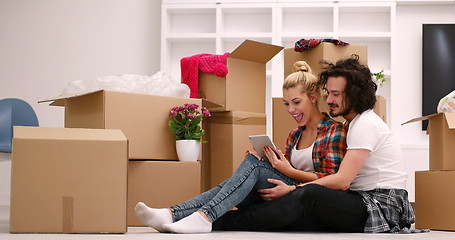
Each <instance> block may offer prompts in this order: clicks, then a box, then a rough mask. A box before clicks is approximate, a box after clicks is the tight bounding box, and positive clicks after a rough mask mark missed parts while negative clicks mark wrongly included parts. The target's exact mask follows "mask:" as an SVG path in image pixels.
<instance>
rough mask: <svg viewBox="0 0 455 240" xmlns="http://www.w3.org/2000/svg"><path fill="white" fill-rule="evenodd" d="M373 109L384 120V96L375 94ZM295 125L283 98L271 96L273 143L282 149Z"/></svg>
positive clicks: (341, 120) (342, 120) (339, 119)
mask: <svg viewBox="0 0 455 240" xmlns="http://www.w3.org/2000/svg"><path fill="white" fill-rule="evenodd" d="M373 111H374V112H375V113H376V114H378V116H379V117H381V118H382V120H384V122H385V121H386V103H385V99H384V97H382V96H376V105H375V106H374V108H373ZM335 120H337V121H339V122H344V121H345V119H344V118H343V117H341V116H339V117H337V118H335ZM296 127H298V126H297V123H296V121H295V120H294V118H293V117H292V116H291V114H289V113H288V112H287V111H286V107H285V106H284V103H283V98H281V97H276V98H272V134H273V135H272V136H273V143H274V144H275V145H276V146H278V147H279V148H280V149H283V151H284V149H285V147H286V139H287V138H288V135H289V132H291V130H293V129H294V128H296Z"/></svg>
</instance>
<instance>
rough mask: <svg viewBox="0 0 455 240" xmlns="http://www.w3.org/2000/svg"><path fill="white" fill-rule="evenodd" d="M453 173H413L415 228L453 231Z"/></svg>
mask: <svg viewBox="0 0 455 240" xmlns="http://www.w3.org/2000/svg"><path fill="white" fill-rule="evenodd" d="M454 182H455V171H417V172H416V173H415V215H416V228H430V229H435V230H451V231H454V230H455V204H453V203H454V202H455V187H454V184H453V183H454Z"/></svg>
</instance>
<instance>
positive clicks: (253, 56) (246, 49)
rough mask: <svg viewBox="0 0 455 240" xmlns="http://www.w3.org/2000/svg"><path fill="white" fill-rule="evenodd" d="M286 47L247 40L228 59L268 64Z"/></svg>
mask: <svg viewBox="0 0 455 240" xmlns="http://www.w3.org/2000/svg"><path fill="white" fill-rule="evenodd" d="M283 48H284V47H281V46H275V45H271V44H268V43H262V42H256V41H252V40H245V41H244V42H243V43H242V44H240V46H238V47H237V48H236V49H235V50H234V51H233V52H232V53H231V54H229V56H228V58H239V59H245V60H249V61H254V62H260V63H267V62H268V61H270V59H272V58H273V57H274V56H275V55H276V54H278V53H279V52H280V51H281V50H282V49H283Z"/></svg>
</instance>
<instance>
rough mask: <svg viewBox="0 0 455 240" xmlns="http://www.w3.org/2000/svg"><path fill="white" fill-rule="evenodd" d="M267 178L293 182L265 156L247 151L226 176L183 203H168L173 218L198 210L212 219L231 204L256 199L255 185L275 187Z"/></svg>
mask: <svg viewBox="0 0 455 240" xmlns="http://www.w3.org/2000/svg"><path fill="white" fill-rule="evenodd" d="M269 178H273V179H278V180H281V181H283V182H285V183H286V184H291V185H292V184H296V183H297V182H296V181H295V180H294V179H292V178H289V177H287V176H286V175H284V174H282V173H281V172H279V171H278V170H276V169H274V168H273V167H272V165H271V164H270V163H269V162H268V161H267V160H264V161H261V160H259V159H257V158H256V157H255V156H254V155H252V154H248V155H247V156H246V157H245V159H244V160H243V162H242V163H241V164H240V166H239V167H238V168H237V170H236V171H235V172H234V174H233V175H232V176H231V177H230V178H228V179H226V180H225V181H224V182H222V183H220V184H219V185H218V186H216V187H214V188H212V189H210V190H208V191H206V192H204V193H202V194H200V195H198V196H196V197H194V198H192V199H190V200H188V201H186V202H184V203H181V204H179V205H175V206H172V207H170V209H171V211H172V213H173V215H174V221H178V220H180V219H182V218H184V217H186V216H189V215H191V214H192V213H194V212H196V211H197V210H200V211H202V212H203V213H205V214H206V215H207V217H209V219H210V220H211V222H214V221H215V220H216V219H218V218H219V217H220V216H222V215H223V214H225V213H226V212H228V211H229V210H231V209H232V208H233V207H235V206H237V205H239V204H241V205H248V204H249V201H252V199H254V198H256V199H257V196H259V194H258V193H257V190H258V189H264V188H272V187H275V185H274V184H271V183H269V182H268V181H267V179H269ZM251 204H253V203H251Z"/></svg>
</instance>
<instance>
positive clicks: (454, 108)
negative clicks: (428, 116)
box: [438, 90, 455, 113]
mask: <svg viewBox="0 0 455 240" xmlns="http://www.w3.org/2000/svg"><path fill="white" fill-rule="evenodd" d="M443 112H455V90H454V91H452V92H451V93H449V94H447V95H446V96H445V97H443V98H442V99H441V100H439V103H438V113H443Z"/></svg>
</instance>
